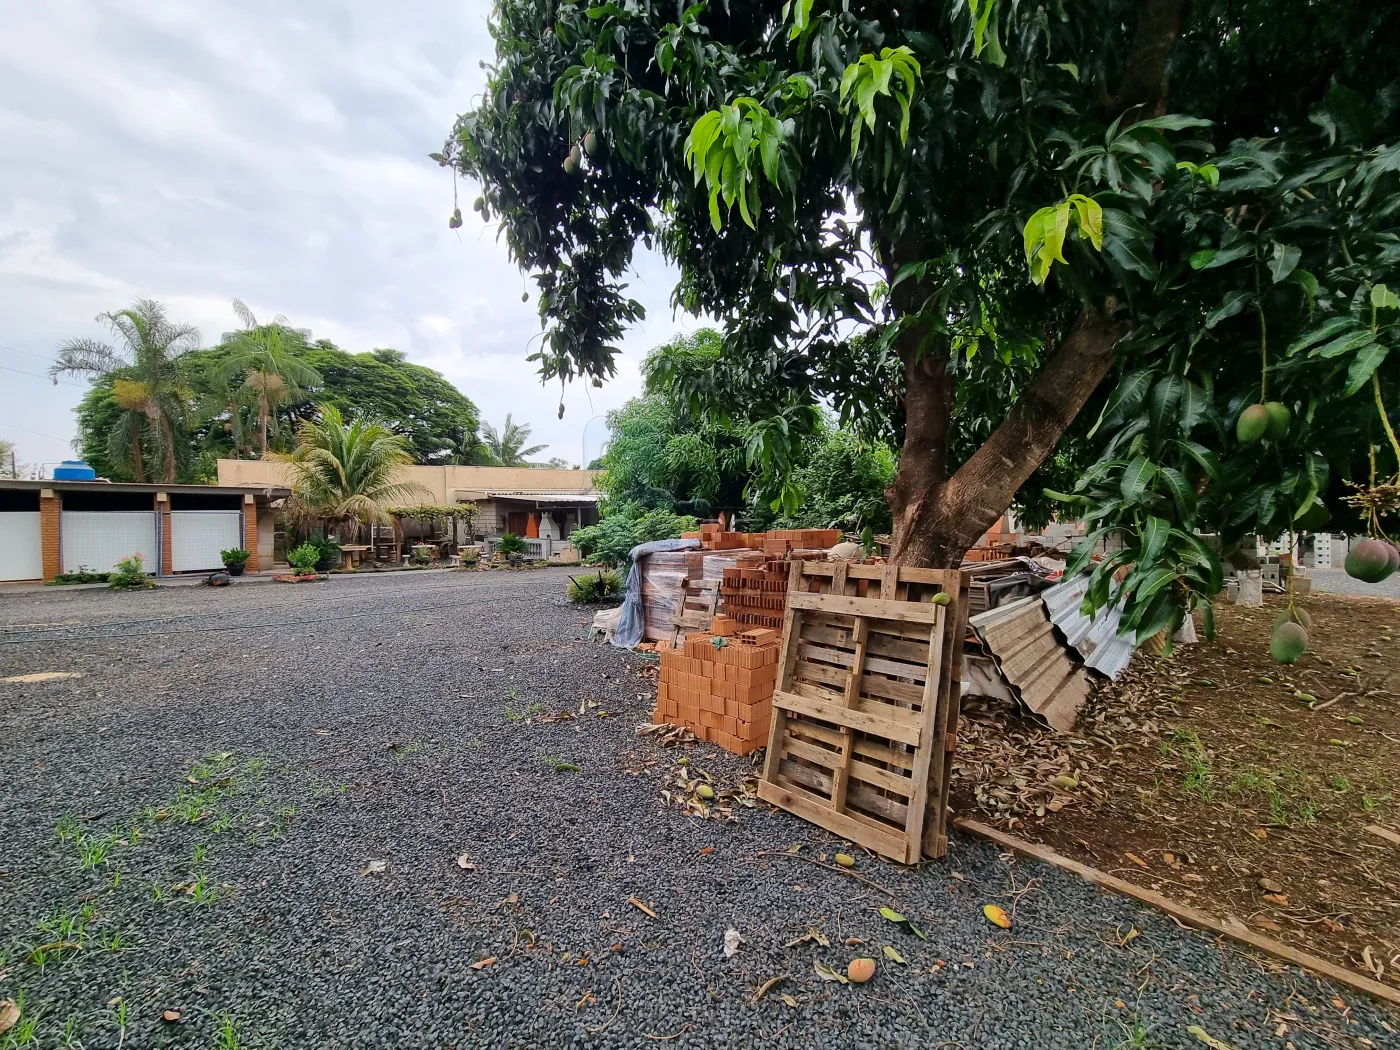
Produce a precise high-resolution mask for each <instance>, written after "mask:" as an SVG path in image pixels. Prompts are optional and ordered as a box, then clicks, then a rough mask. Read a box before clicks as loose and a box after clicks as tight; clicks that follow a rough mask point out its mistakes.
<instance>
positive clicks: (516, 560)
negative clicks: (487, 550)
mask: <svg viewBox="0 0 1400 1050" xmlns="http://www.w3.org/2000/svg"><path fill="white" fill-rule="evenodd" d="M496 553H497V554H504V555H505V558H506V561H508V562H509V563H510V564H511V565H519V564H520V562H521V560H522V559H523V558H524V556H525V538H524V537H523V536H517V535H516V534H515V533H513V532H507V533H506V534H505V535H504V536H502V537H501V538H500V539H499V540H497V541H496Z"/></svg>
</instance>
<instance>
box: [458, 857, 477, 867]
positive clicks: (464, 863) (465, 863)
mask: <svg viewBox="0 0 1400 1050" xmlns="http://www.w3.org/2000/svg"><path fill="white" fill-rule="evenodd" d="M457 867H459V868H461V869H462V870H463V871H476V865H475V864H473V863H472V859H471V857H469V856H468V855H467V854H465V853H463V854H462V855H461V856H460V857H458V858H457Z"/></svg>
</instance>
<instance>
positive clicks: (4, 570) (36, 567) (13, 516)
mask: <svg viewBox="0 0 1400 1050" xmlns="http://www.w3.org/2000/svg"><path fill="white" fill-rule="evenodd" d="M43 575H44V550H43V547H42V545H41V540H40V539H39V512H38V511H37V510H34V511H4V512H0V580H37V579H39V578H40V577H41V576H43Z"/></svg>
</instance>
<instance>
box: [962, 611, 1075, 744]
mask: <svg viewBox="0 0 1400 1050" xmlns="http://www.w3.org/2000/svg"><path fill="white" fill-rule="evenodd" d="M1047 593H1049V592H1047ZM968 626H970V627H971V628H972V630H973V632H974V633H975V634H976V636H977V638H978V640H979V641H980V642H981V643H982V646H983V648H984V649H985V650H986V652H987V655H988V656H990V657H991V658H992V659H993V660H994V661H995V662H996V665H997V667H998V668H999V669H1000V671H1001V674H1002V677H1003V678H1005V679H1006V682H1007V684H1008V685H1009V686H1010V687H1011V691H1012V693H1013V694H1014V695H1015V696H1016V698H1017V699H1018V700H1019V701H1020V703H1021V705H1022V706H1023V707H1024V708H1025V709H1026V710H1027V711H1028V712H1029V713H1030V714H1032V715H1034V716H1035V717H1037V718H1039V719H1041V720H1042V721H1044V722H1045V723H1046V724H1047V725H1049V726H1050V727H1051V728H1053V729H1058V730H1060V731H1062V732H1067V731H1068V730H1071V729H1073V728H1074V721H1075V719H1076V718H1077V717H1078V715H1079V709H1080V708H1081V707H1082V706H1084V701H1085V700H1086V699H1088V696H1089V676H1088V675H1087V674H1085V673H1084V670H1083V668H1082V667H1080V666H1079V664H1078V663H1077V662H1076V661H1075V660H1074V659H1073V658H1071V656H1070V653H1069V651H1068V649H1067V648H1066V647H1065V645H1064V643H1063V642H1062V641H1061V640H1060V636H1059V635H1058V634H1056V633H1055V628H1054V626H1053V625H1052V624H1051V622H1050V617H1049V615H1048V614H1047V613H1046V607H1045V605H1044V604H1043V603H1042V602H1041V600H1040V598H1039V597H1032V598H1022V599H1020V600H1019V601H1014V602H1009V603H1007V604H1006V605H1001V606H998V607H997V608H995V609H992V610H990V611H988V612H984V613H979V614H978V615H976V616H974V617H972V618H971V619H970V620H968Z"/></svg>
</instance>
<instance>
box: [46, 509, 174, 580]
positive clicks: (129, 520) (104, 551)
mask: <svg viewBox="0 0 1400 1050" xmlns="http://www.w3.org/2000/svg"><path fill="white" fill-rule="evenodd" d="M61 528H62V530H63V531H62V542H61V546H62V548H63V571H64V572H79V571H80V570H82V569H84V568H86V569H87V570H88V571H89V572H111V571H112V569H114V568H115V567H116V564H117V562H119V561H121V560H122V559H123V558H127V557H130V556H131V555H133V554H139V555H141V564H142V565H144V566H145V568H146V571H147V572H155V571H156V516H155V512H154V511H149V510H65V511H64V512H63V519H62V522H61Z"/></svg>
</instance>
